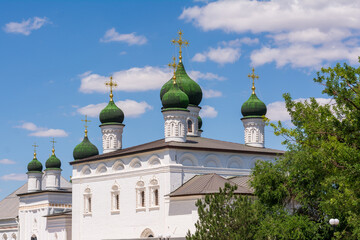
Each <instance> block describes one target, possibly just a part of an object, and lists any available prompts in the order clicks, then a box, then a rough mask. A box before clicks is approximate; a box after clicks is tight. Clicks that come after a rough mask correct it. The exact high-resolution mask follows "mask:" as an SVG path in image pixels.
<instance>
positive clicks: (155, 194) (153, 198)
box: [149, 178, 160, 209]
mask: <svg viewBox="0 0 360 240" xmlns="http://www.w3.org/2000/svg"><path fill="white" fill-rule="evenodd" d="M149 192H150V209H158V208H159V205H160V199H159V183H158V181H157V180H156V179H155V178H154V179H152V180H151V181H150V186H149Z"/></svg>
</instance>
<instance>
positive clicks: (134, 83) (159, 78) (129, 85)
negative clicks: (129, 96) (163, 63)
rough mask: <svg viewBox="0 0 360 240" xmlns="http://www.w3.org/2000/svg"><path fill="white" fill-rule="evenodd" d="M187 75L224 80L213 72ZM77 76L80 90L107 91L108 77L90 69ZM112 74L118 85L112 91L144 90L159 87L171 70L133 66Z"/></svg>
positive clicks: (167, 78)
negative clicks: (79, 80) (79, 81)
mask: <svg viewBox="0 0 360 240" xmlns="http://www.w3.org/2000/svg"><path fill="white" fill-rule="evenodd" d="M189 75H190V76H191V77H193V79H194V80H197V79H205V80H219V81H223V80H225V78H224V77H222V76H219V75H217V74H214V73H201V72H199V71H190V72H189ZM79 76H80V79H81V85H80V89H79V91H80V92H83V93H93V92H100V93H107V92H109V88H107V87H106V86H105V82H107V81H109V78H108V77H106V76H102V75H99V74H95V73H91V72H90V71H88V72H85V73H83V74H81V75H79ZM112 76H113V80H114V81H115V82H116V83H117V85H118V86H117V87H116V88H114V91H124V92H144V91H149V90H157V89H160V88H161V87H162V85H164V83H165V82H167V81H169V80H170V78H171V76H172V72H171V70H170V69H169V68H160V67H151V66H145V67H143V68H137V67H134V68H130V69H128V70H122V71H118V72H115V73H113V75H112Z"/></svg>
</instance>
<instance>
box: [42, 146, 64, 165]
mask: <svg viewBox="0 0 360 240" xmlns="http://www.w3.org/2000/svg"><path fill="white" fill-rule="evenodd" d="M45 167H46V169H45V170H52V169H60V167H61V161H60V159H58V158H57V157H56V156H55V149H53V150H52V155H51V156H50V157H49V159H48V160H46V163H45Z"/></svg>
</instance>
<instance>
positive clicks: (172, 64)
mask: <svg viewBox="0 0 360 240" xmlns="http://www.w3.org/2000/svg"><path fill="white" fill-rule="evenodd" d="M172 60H173V62H172V63H169V64H168V66H169V67H170V68H173V69H174V76H173V83H174V84H175V83H176V76H175V71H176V60H175V57H173V58H172Z"/></svg>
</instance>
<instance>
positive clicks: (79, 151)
mask: <svg viewBox="0 0 360 240" xmlns="http://www.w3.org/2000/svg"><path fill="white" fill-rule="evenodd" d="M82 121H84V122H85V136H84V139H83V141H82V142H81V143H79V144H78V145H76V147H75V148H74V151H73V157H74V160H79V159H83V158H87V157H92V156H95V155H99V150H98V149H97V147H96V146H95V145H94V144H92V143H91V142H90V140H89V138H88V134H87V133H88V130H87V127H88V126H87V122H90V121H89V120H87V116H86V115H85V120H82Z"/></svg>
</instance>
